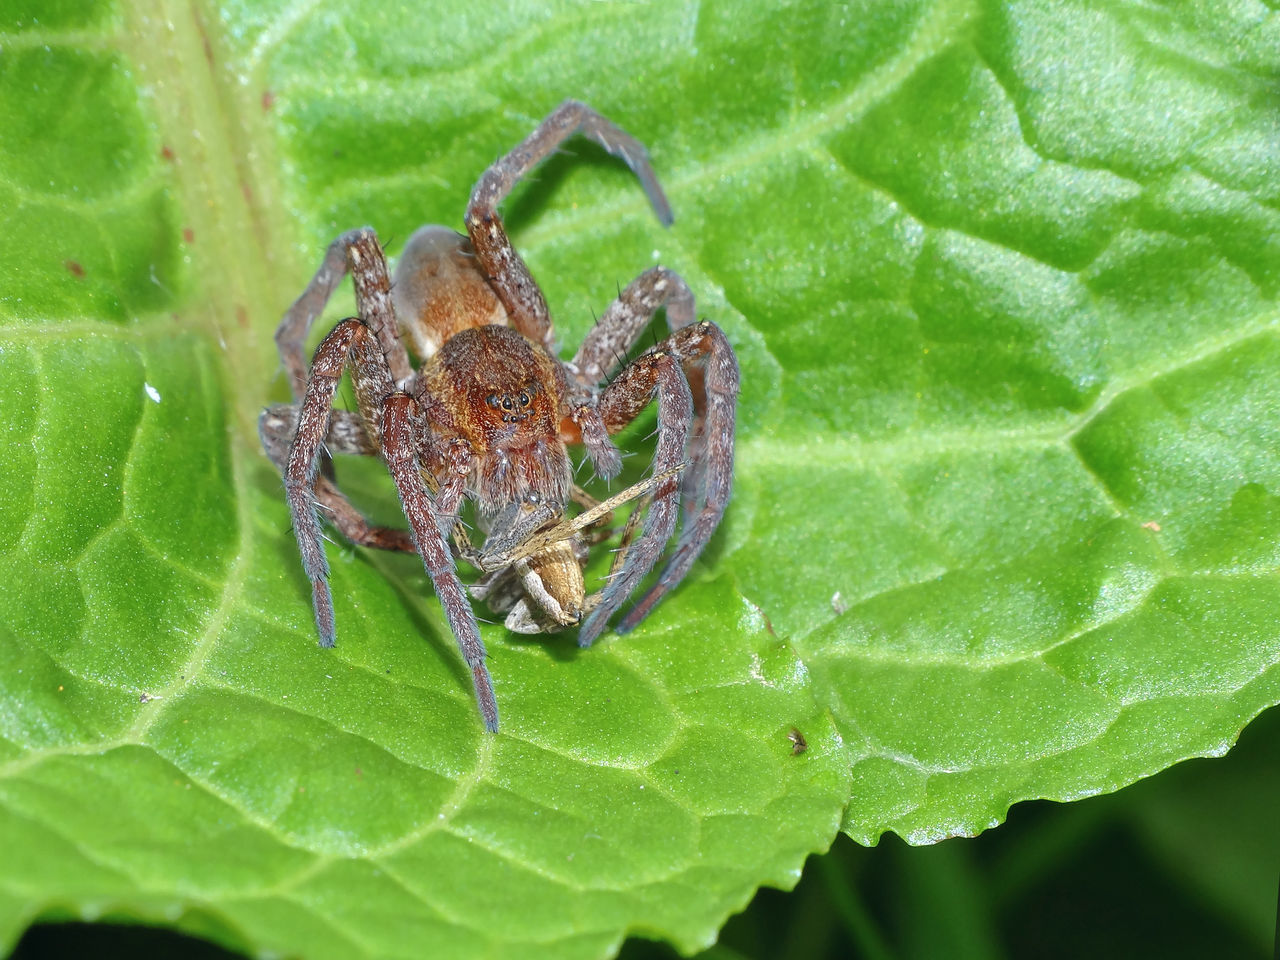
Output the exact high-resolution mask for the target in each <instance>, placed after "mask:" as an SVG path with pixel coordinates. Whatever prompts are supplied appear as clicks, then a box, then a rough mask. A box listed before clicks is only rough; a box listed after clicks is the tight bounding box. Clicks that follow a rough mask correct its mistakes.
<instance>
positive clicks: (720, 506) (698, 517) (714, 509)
mask: <svg viewBox="0 0 1280 960" xmlns="http://www.w3.org/2000/svg"><path fill="white" fill-rule="evenodd" d="M665 347H666V349H670V350H671V351H672V352H673V353H675V354H677V355H679V356H680V357H681V359H682V361H683V362H685V363H686V364H689V363H693V362H701V364H702V373H703V386H704V390H705V398H706V400H705V403H706V408H705V412H704V414H703V416H702V417H701V421H702V433H701V435H700V436H699V437H698V438H697V440H696V444H695V447H694V456H693V466H691V467H690V469H691V470H697V471H698V475H697V477H695V478H694V480H693V482H692V483H690V484H687V485H686V489H691V490H694V491H695V492H696V495H697V497H698V500H697V502H696V503H695V504H690V505H688V508H687V512H686V515H685V523H684V528H683V529H682V530H681V531H680V539H679V541H677V543H676V548H675V550H674V552H673V553H672V554H671V558H670V559H669V560H668V561H667V565H666V567H665V568H664V569H663V571H662V575H661V576H660V577H659V578H658V582H657V583H655V584H654V585H653V586H652V587H650V588H649V590H648V591H647V592H646V593H645V595H644V596H643V597H641V598H640V600H639V601H638V602H637V603H636V605H635V606H634V607H632V608H631V609H630V610H628V611H627V613H626V616H624V617H623V618H622V620H621V621H619V623H618V626H617V631H618V632H619V633H626V632H627V631H628V630H630V629H631V628H632V627H634V626H635V625H636V624H638V623H639V622H640V621H641V620H643V619H644V618H645V616H646V615H647V614H648V613H649V611H650V610H652V609H653V607H654V605H655V604H657V602H658V601H659V600H661V599H662V597H663V596H664V595H665V594H666V593H667V592H668V591H669V590H671V589H672V588H673V587H675V586H676V584H678V583H679V582H680V581H681V580H683V579H684V576H685V574H687V573H688V572H689V568H690V567H692V566H693V562H694V561H695V560H697V559H698V555H699V554H700V553H702V551H703V548H705V547H706V545H707V544H708V543H709V542H710V540H711V535H712V534H714V533H715V532H716V527H718V526H719V525H720V519H721V518H722V517H723V516H724V511H725V507H727V506H728V505H729V496H730V494H731V493H732V491H733V439H734V430H735V419H736V416H737V403H738V382H739V375H738V359H737V357H736V356H735V355H734V352H733V347H731V346H730V345H729V340H728V338H726V337H725V335H724V331H723V330H721V329H720V328H719V327H717V326H716V325H715V324H714V323H709V322H707V321H705V320H704V321H702V322H701V323H698V324H695V325H694V326H691V327H684V328H683V329H681V330H677V331H676V332H675V333H674V334H672V335H671V337H670V338H668V340H667V341H666V344H665Z"/></svg>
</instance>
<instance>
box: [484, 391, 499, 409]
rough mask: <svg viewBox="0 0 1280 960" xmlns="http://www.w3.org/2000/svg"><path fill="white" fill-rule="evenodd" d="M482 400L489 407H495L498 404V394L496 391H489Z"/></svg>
mask: <svg viewBox="0 0 1280 960" xmlns="http://www.w3.org/2000/svg"><path fill="white" fill-rule="evenodd" d="M484 402H485V403H487V404H488V405H489V406H491V407H496V406H497V405H498V395H497V394H496V393H491V394H489V395H488V396H487V397H485V398H484Z"/></svg>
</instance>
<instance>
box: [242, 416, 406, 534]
mask: <svg viewBox="0 0 1280 960" xmlns="http://www.w3.org/2000/svg"><path fill="white" fill-rule="evenodd" d="M301 412H302V406H301V404H297V403H278V404H275V405H274V406H270V407H268V408H267V409H266V410H264V411H263V412H262V416H261V417H259V418H258V435H259V436H260V437H261V438H262V446H263V449H265V450H266V451H267V456H268V457H270V458H271V462H272V463H274V464H275V465H276V468H277V469H279V471H280V472H281V474H283V473H284V472H285V470H286V468H287V466H288V463H289V447H290V445H291V444H292V443H293V438H294V437H295V436H297V434H298V420H299V417H300V415H301ZM324 449H325V450H327V451H328V452H329V453H343V454H353V455H356V456H365V457H376V456H378V449H377V447H375V446H374V445H373V443H372V441H370V439H369V435H368V433H366V432H365V428H364V421H362V420H361V419H360V417H359V415H358V414H355V413H353V412H352V411H350V410H334V411H333V414H332V415H331V417H330V420H329V430H328V432H327V433H326V434H325V437H324ZM315 498H316V501H317V502H318V504H319V506H320V508H321V509H322V510H324V512H325V514H326V515H327V516H328V517H329V519H330V521H331V522H332V523H333V525H334V526H335V527H337V528H338V532H339V533H341V534H342V535H343V536H344V537H346V538H347V539H348V540H350V541H351V542H352V543H355V544H358V545H360V546H362V547H375V548H377V549H379V550H395V551H399V552H401V553H413V552H415V550H416V548H415V547H414V545H413V538H412V537H410V536H409V531H407V530H400V529H398V528H397V527H380V526H375V525H374V524H371V523H369V521H368V520H366V519H365V518H364V515H363V514H362V513H360V511H359V510H357V509H356V508H355V507H354V506H352V504H351V501H350V500H348V499H347V498H346V497H345V496H343V494H342V491H341V490H339V489H338V488H337V486H336V485H335V484H334V482H333V481H332V480H331V479H329V478H328V477H326V476H325V475H324V474H323V473H319V472H317V474H316V478H315Z"/></svg>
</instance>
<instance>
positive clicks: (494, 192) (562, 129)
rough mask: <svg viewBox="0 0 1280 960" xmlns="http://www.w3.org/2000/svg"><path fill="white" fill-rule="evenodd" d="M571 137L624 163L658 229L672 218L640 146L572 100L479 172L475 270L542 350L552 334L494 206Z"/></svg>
mask: <svg viewBox="0 0 1280 960" xmlns="http://www.w3.org/2000/svg"><path fill="white" fill-rule="evenodd" d="M575 133H581V134H582V135H583V136H585V137H589V138H590V139H592V140H594V141H596V143H598V144H600V146H602V147H604V148H605V150H607V151H608V152H609V153H611V154H613V155H614V156H617V157H621V158H622V159H623V160H625V161H626V163H627V166H629V167H630V168H631V170H632V172H633V173H635V175H636V176H637V177H638V178H639V179H640V183H641V185H642V186H643V187H644V191H645V193H646V194H647V195H648V197H649V202H650V203H651V204H652V205H653V209H654V211H655V212H656V213H657V215H658V219H659V220H660V221H661V222H662V223H663V224H664V225H669V224H670V223H671V220H672V216H671V205H670V204H669V203H668V202H667V198H666V195H665V194H664V193H663V192H662V187H660V186H659V185H658V178H657V176H656V175H655V174H654V172H653V167H652V166H651V165H650V163H649V154H648V152H647V151H646V150H645V148H644V145H643V144H641V143H640V141H638V140H636V139H635V138H634V137H632V136H631V135H630V134H628V133H627V132H625V131H624V130H622V129H621V128H620V127H618V126H616V125H615V124H613V123H612V122H610V121H609V120H606V119H605V118H604V117H603V116H601V115H600V114H599V113H596V111H594V110H592V109H591V108H590V107H588V106H587V105H586V104H584V103H579V102H578V101H576V100H566V101H565V102H564V103H562V104H560V106H558V107H556V109H555V110H553V111H551V113H550V114H549V115H548V116H547V118H546V119H545V120H543V121H542V123H540V124H539V125H538V127H537V129H535V130H534V131H533V133H531V134H529V136H528V137H526V138H525V139H524V140H523V141H521V142H520V143H519V144H518V145H517V146H516V147H515V149H513V150H512V151H511V152H510V153H508V154H507V155H506V156H505V157H503V158H502V159H500V160H498V161H497V162H496V163H494V164H493V166H491V167H490V168H489V169H488V170H486V171H485V172H484V174H483V175H482V176H481V177H480V179H479V181H477V182H476V185H475V187H474V188H473V189H472V191H471V202H470V203H469V204H468V205H467V214H466V226H467V233H468V234H469V235H470V236H471V243H472V246H473V247H474V248H475V253H476V257H477V258H478V260H479V261H480V266H481V267H482V268H483V270H484V272H485V274H486V275H487V276H488V277H489V280H490V283H491V284H492V286H493V289H494V291H495V292H496V293H497V294H498V299H500V300H501V301H502V303H503V306H505V307H506V308H507V314H508V315H509V316H510V318H511V322H512V325H513V326H514V327H515V328H516V329H517V330H519V331H520V332H521V333H523V334H524V335H525V336H526V337H528V338H529V339H530V340H533V341H535V342H538V343H541V344H543V345H544V346H546V347H547V348H548V349H551V348H552V334H551V315H550V312H549V311H548V310H547V301H546V298H544V297H543V295H542V291H541V290H540V289H538V285H537V283H535V282H534V279H533V277H532V276H531V275H530V274H529V268H528V267H527V266H526V265H525V262H524V260H523V259H522V258H521V257H520V254H519V253H517V252H516V250H515V248H514V247H512V246H511V241H510V240H508V239H507V234H506V230H505V229H504V227H503V225H502V218H501V217H500V216H499V215H498V204H500V203H501V202H502V201H503V199H504V198H505V197H506V196H507V194H509V193H510V192H511V188H512V187H514V186H515V185H516V183H518V182H519V181H520V179H521V178H522V177H524V176H525V175H526V174H528V173H529V171H530V170H532V169H533V168H534V167H535V166H537V165H538V164H539V163H541V162H542V161H543V160H544V159H545V158H546V157H547V156H548V155H550V154H551V153H552V152H553V151H555V149H556V148H557V147H559V146H560V144H562V143H563V142H564V141H565V140H567V139H568V138H569V137H571V136H573V135H574V134H575Z"/></svg>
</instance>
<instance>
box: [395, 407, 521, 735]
mask: <svg viewBox="0 0 1280 960" xmlns="http://www.w3.org/2000/svg"><path fill="white" fill-rule="evenodd" d="M416 406H417V404H416V403H415V401H414V399H413V398H412V397H410V396H409V395H408V394H404V393H395V394H392V395H391V396H390V397H388V398H387V400H386V402H385V403H384V404H383V415H382V447H383V456H384V457H385V459H386V461H387V467H388V469H389V470H390V471H391V476H392V478H393V479H394V480H395V483H396V489H397V491H399V493H400V502H401V504H402V505H403V506H404V513H405V516H406V517H408V519H409V529H410V531H411V532H412V533H413V540H414V543H415V544H416V545H417V547H418V553H419V554H420V555H421V556H422V563H423V566H424V567H426V570H427V575H428V576H429V577H431V583H432V584H433V585H434V586H435V589H436V596H438V597H439V598H440V603H441V605H442V606H443V607H444V612H445V616H446V617H447V618H448V620H449V626H450V628H451V629H452V630H453V635H454V637H455V638H456V639H457V642H458V649H459V650H461V651H462V656H463V659H464V660H466V662H467V666H468V667H470V668H471V680H472V683H473V684H474V685H475V691H476V702H477V703H478V704H479V705H480V714H481V716H483V717H484V725H485V729H486V730H488V731H489V732H491V733H492V732H495V731H496V730H497V729H498V703H497V700H496V699H495V697H494V695H493V679H492V678H491V677H490V676H489V669H488V667H486V666H485V662H484V658H485V650H484V642H483V641H482V640H481V639H480V629H479V627H478V626H477V625H476V616H475V612H474V611H473V610H472V609H471V604H470V602H468V600H467V594H466V592H465V591H464V590H463V588H462V582H461V581H460V580H459V579H458V571H457V569H456V568H455V567H454V564H453V557H452V556H451V555H450V553H449V545H448V543H447V542H446V540H445V537H444V534H443V533H442V532H441V529H442V527H443V528H444V529H446V530H447V529H449V527H450V526H451V525H452V523H453V517H452V515H451V513H450V511H451V509H452V510H456V509H457V505H458V503H459V502H460V500H461V495H462V491H463V482H464V481H465V478H466V461H467V455H466V451H465V450H464V449H463V448H462V447H461V446H459V445H457V444H455V445H453V447H452V448H451V450H450V456H449V461H450V475H449V477H448V479H447V480H446V481H445V482H443V483H442V484H441V485H440V494H439V500H438V502H437V501H433V500H432V497H431V494H430V493H429V492H428V490H427V485H426V482H425V481H424V480H423V479H422V473H421V471H420V469H419V462H418V450H417V446H416V443H415V440H414V430H413V417H414V411H415V408H416ZM459 465H460V466H459Z"/></svg>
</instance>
